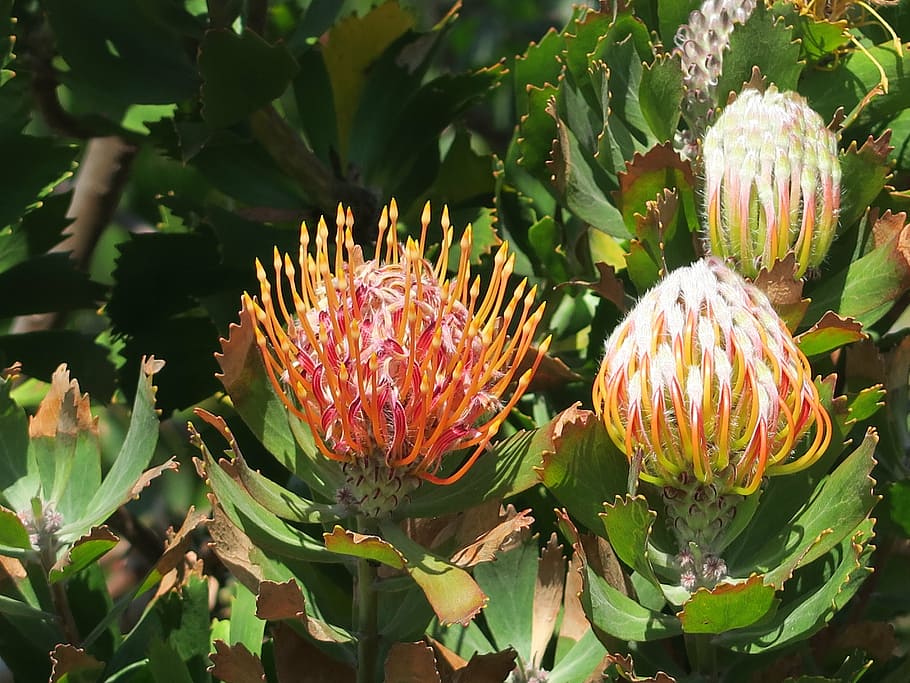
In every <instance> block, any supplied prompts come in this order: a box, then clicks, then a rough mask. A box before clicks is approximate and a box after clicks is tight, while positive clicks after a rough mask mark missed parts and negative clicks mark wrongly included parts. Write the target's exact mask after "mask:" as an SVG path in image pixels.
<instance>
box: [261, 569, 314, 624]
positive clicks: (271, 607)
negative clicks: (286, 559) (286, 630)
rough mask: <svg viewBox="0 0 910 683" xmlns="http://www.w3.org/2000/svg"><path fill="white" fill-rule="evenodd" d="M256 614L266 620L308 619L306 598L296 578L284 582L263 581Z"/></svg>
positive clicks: (303, 620) (304, 620)
mask: <svg viewBox="0 0 910 683" xmlns="http://www.w3.org/2000/svg"><path fill="white" fill-rule="evenodd" d="M256 616H257V617H259V618H260V619H265V620H266V621H282V620H284V619H294V620H300V621H302V622H304V623H306V621H307V614H306V598H304V597H303V592H302V591H301V590H300V587H299V586H298V585H297V580H296V579H290V580H289V581H285V582H284V583H276V582H275V581H263V582H262V583H260V584H259V594H258V595H257V596H256Z"/></svg>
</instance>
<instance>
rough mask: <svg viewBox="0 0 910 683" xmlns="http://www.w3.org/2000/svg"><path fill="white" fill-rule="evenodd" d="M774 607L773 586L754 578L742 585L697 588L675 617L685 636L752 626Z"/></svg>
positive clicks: (754, 576) (725, 584) (729, 584)
mask: <svg viewBox="0 0 910 683" xmlns="http://www.w3.org/2000/svg"><path fill="white" fill-rule="evenodd" d="M774 607H775V600H774V587H773V586H769V585H765V584H764V583H762V577H761V576H759V575H753V576H751V577H749V579H748V580H747V581H745V582H743V583H722V584H720V585H719V586H716V587H715V588H713V589H711V590H708V589H707V588H699V589H698V590H697V591H696V592H695V593H693V595H692V597H691V598H689V600H687V601H686V603H685V605H683V609H682V611H681V612H680V613H679V615H678V616H679V620H680V622H681V623H682V628H683V631H684V632H686V633H724V632H726V631H732V630H734V629H737V628H743V627H745V626H751V625H752V624H754V623H755V622H757V621H758V620H759V619H762V618H764V617H766V615H767V614H768V613H769V612H770V611H771V610H772V609H773V608H774Z"/></svg>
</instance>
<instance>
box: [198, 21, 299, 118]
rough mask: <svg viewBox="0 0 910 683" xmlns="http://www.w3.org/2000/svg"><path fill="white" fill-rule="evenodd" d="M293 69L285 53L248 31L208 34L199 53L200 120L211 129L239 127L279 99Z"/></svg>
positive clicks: (277, 46) (293, 63)
mask: <svg viewBox="0 0 910 683" xmlns="http://www.w3.org/2000/svg"><path fill="white" fill-rule="evenodd" d="M297 69H298V67H297V62H296V61H294V58H293V57H292V56H291V54H290V52H288V50H287V48H286V47H284V46H283V45H269V44H268V43H267V42H266V41H265V40H263V39H262V38H260V37H259V36H258V35H256V34H255V33H253V32H252V31H250V30H245V31H244V32H243V33H242V34H241V35H239V36H238V35H237V34H236V33H234V32H233V31H230V30H225V29H215V30H211V31H208V32H207V33H206V34H205V38H204V39H203V41H202V44H201V45H200V47H199V73H200V74H201V76H202V116H203V117H204V118H205V120H206V121H207V122H208V123H209V125H211V126H213V127H216V128H220V127H224V126H229V125H231V124H233V123H236V122H238V121H241V120H243V119H244V118H245V117H247V116H249V115H250V114H252V113H253V112H254V111H256V110H257V109H260V108H261V107H264V106H265V105H267V104H268V103H269V102H271V101H272V100H274V99H275V98H277V97H278V96H280V95H281V93H283V92H284V90H285V88H287V86H288V84H289V83H290V82H291V79H292V78H293V77H294V75H295V74H296V73H297Z"/></svg>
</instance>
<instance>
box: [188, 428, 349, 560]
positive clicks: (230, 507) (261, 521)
mask: <svg viewBox="0 0 910 683" xmlns="http://www.w3.org/2000/svg"><path fill="white" fill-rule="evenodd" d="M199 444H201V440H200V441H199ZM200 448H204V445H200ZM203 453H204V456H205V460H206V475H207V477H208V482H209V485H210V486H211V487H212V491H213V492H214V493H215V496H216V497H217V499H218V503H219V505H221V507H222V509H223V510H224V512H225V514H226V515H227V516H228V518H229V519H230V520H231V522H233V523H234V525H235V526H237V527H238V528H239V529H241V530H242V531H243V532H244V533H245V534H246V535H247V536H249V537H250V538H251V539H252V540H253V542H254V543H255V544H256V545H257V546H258V547H260V548H262V549H264V550H266V551H268V552H270V553H274V554H276V555H278V556H279V557H283V558H289V559H295V560H303V561H308V562H337V561H339V558H338V557H336V556H334V555H332V554H331V553H329V552H328V551H326V549H325V547H324V546H323V545H322V544H320V543H317V542H316V541H315V540H313V539H312V538H310V537H309V536H307V535H306V534H305V533H304V532H303V531H301V530H300V529H297V528H296V527H293V526H291V525H290V524H288V523H286V522H284V521H282V520H281V519H279V518H278V517H276V516H275V515H274V514H272V513H271V512H269V511H268V510H267V509H266V508H264V507H263V506H262V505H260V504H259V503H257V502H256V501H255V500H253V498H251V497H250V495H249V493H247V492H246V490H245V489H243V488H241V487H240V486H239V485H238V484H237V482H235V481H234V480H233V479H232V478H231V477H230V475H229V474H228V473H227V472H225V471H224V470H223V469H222V468H221V466H220V465H219V464H218V463H216V462H215V461H214V459H213V458H212V457H211V455H210V454H209V453H208V450H207V449H205V450H203Z"/></svg>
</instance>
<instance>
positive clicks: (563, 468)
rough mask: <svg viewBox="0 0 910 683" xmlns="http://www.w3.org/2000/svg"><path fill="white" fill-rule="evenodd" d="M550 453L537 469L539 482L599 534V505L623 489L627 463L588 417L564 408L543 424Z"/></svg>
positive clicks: (601, 529)
mask: <svg viewBox="0 0 910 683" xmlns="http://www.w3.org/2000/svg"><path fill="white" fill-rule="evenodd" d="M549 436H550V438H551V439H552V442H551V443H552V446H551V451H550V452H548V453H546V454H545V455H544V458H543V464H542V466H541V467H539V468H537V472H538V474H539V476H540V479H541V481H543V483H544V485H545V486H546V487H547V488H548V489H549V490H550V492H551V493H552V494H553V495H554V496H556V498H557V499H558V500H559V502H560V503H562V504H563V505H565V506H566V507H567V508H568V509H569V512H571V513H572V516H573V517H576V518H577V519H579V520H581V522H582V523H583V524H584V525H585V526H586V527H587V528H588V529H589V530H591V531H593V532H595V533H599V534H601V535H603V534H605V533H606V531H605V530H604V525H603V523H602V522H601V519H600V514H601V512H603V502H604V501H608V500H612V499H614V498H615V497H616V496H618V495H624V494H625V493H626V491H627V490H628V482H629V462H628V460H627V459H626V457H625V456H624V455H623V454H622V453H620V452H619V450H618V449H617V448H616V446H614V445H613V442H612V441H611V440H610V437H609V436H608V435H607V431H606V429H604V427H603V424H602V423H601V422H600V420H598V419H597V417H596V416H595V415H594V413H592V412H589V411H585V410H579V409H578V408H577V407H575V408H570V409H569V410H567V411H565V412H564V413H562V414H560V415H558V416H557V417H556V418H554V420H553V422H552V423H551V424H550V426H549Z"/></svg>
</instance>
